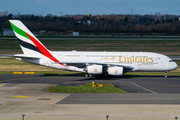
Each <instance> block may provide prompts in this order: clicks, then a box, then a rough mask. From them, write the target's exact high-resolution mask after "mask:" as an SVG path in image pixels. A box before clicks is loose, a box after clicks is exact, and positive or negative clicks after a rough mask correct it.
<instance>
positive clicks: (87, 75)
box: [85, 74, 103, 78]
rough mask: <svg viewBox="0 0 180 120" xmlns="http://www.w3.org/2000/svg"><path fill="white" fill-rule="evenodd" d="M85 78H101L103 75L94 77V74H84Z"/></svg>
mask: <svg viewBox="0 0 180 120" xmlns="http://www.w3.org/2000/svg"><path fill="white" fill-rule="evenodd" d="M85 77H86V78H92V77H103V74H98V75H94V74H86V75H85Z"/></svg>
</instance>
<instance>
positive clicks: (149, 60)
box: [22, 51, 178, 72]
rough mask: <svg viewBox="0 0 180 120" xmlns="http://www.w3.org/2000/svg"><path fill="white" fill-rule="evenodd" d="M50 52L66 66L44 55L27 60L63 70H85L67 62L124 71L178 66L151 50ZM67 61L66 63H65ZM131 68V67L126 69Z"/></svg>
mask: <svg viewBox="0 0 180 120" xmlns="http://www.w3.org/2000/svg"><path fill="white" fill-rule="evenodd" d="M50 52H51V54H52V55H53V56H54V57H55V58H56V59H58V60H59V61H60V63H65V65H66V66H63V65H60V64H57V63H54V62H53V61H51V60H49V59H48V58H46V57H45V56H43V55H42V56H41V59H40V60H39V61H38V60H36V61H32V60H30V61H28V60H27V59H24V60H23V59H22V60H23V61H26V62H31V63H35V64H40V65H43V66H47V67H52V68H56V69H63V70H73V71H80V72H86V71H85V68H83V67H82V68H79V67H77V66H74V65H73V64H72V65H68V63H69V64H70V63H79V64H81V63H86V65H89V64H95V63H96V64H103V65H106V64H107V65H113V66H121V67H123V68H124V72H136V71H141V72H143V71H144V72H153V71H154V72H156V71H157V72H168V71H171V70H174V69H176V68H177V67H178V66H177V64H176V63H175V62H173V61H172V60H171V59H170V58H169V57H167V56H165V55H162V54H158V53H151V52H77V51H61V52H52V51H50ZM66 63H67V64H66ZM126 68H132V69H126Z"/></svg>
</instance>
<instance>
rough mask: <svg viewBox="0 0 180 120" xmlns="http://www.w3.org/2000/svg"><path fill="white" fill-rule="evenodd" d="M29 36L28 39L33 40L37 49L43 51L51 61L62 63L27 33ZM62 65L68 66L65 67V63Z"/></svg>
mask: <svg viewBox="0 0 180 120" xmlns="http://www.w3.org/2000/svg"><path fill="white" fill-rule="evenodd" d="M26 34H27V35H28V37H29V38H30V39H31V40H32V42H33V43H34V44H35V45H36V46H37V48H38V49H39V50H40V51H41V53H42V54H43V55H44V56H46V57H48V58H49V59H50V60H52V61H54V62H60V61H59V60H57V59H56V58H55V57H54V56H53V55H51V53H50V52H49V51H48V50H47V49H46V48H45V47H44V46H43V45H42V44H41V43H39V41H37V40H36V39H34V38H33V37H32V36H31V35H29V34H28V33H26ZM59 64H60V65H63V66H65V67H67V66H66V65H64V64H63V63H59Z"/></svg>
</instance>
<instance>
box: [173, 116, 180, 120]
mask: <svg viewBox="0 0 180 120" xmlns="http://www.w3.org/2000/svg"><path fill="white" fill-rule="evenodd" d="M171 117H173V118H175V120H177V119H179V118H180V117H177V116H171Z"/></svg>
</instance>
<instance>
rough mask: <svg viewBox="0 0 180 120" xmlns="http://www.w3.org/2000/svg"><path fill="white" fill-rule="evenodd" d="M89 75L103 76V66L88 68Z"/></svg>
mask: <svg viewBox="0 0 180 120" xmlns="http://www.w3.org/2000/svg"><path fill="white" fill-rule="evenodd" d="M87 73H89V74H102V73H103V66H102V65H90V66H87Z"/></svg>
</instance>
